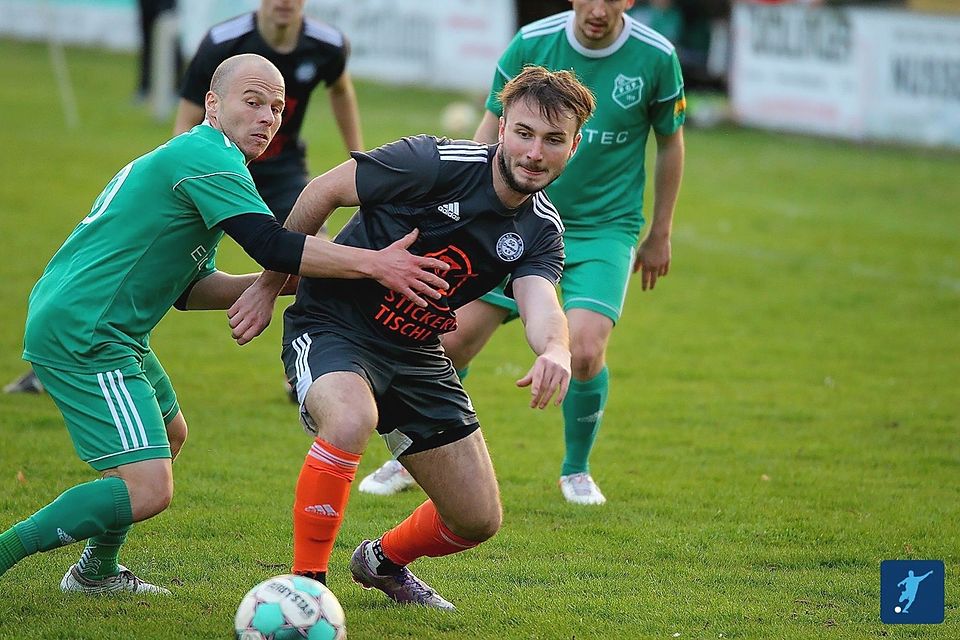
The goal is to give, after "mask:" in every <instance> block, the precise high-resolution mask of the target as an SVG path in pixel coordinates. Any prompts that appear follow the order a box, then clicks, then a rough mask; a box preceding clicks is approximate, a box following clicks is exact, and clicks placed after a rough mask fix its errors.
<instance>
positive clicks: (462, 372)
mask: <svg viewBox="0 0 960 640" xmlns="http://www.w3.org/2000/svg"><path fill="white" fill-rule="evenodd" d="M468 373H470V365H467V366H465V367H464V368H463V369H457V375H458V376H460V382H463V381H464V380H466V379H467V374H468Z"/></svg>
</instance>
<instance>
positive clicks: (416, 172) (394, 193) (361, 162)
mask: <svg viewBox="0 0 960 640" xmlns="http://www.w3.org/2000/svg"><path fill="white" fill-rule="evenodd" d="M350 155H351V156H352V157H353V159H354V160H356V161H357V195H359V196H360V204H361V205H365V204H367V205H369V204H378V203H387V202H389V203H391V204H404V203H407V202H412V201H415V200H417V199H419V198H421V197H423V196H425V195H426V194H428V193H430V190H431V189H432V188H433V186H434V185H435V184H436V181H437V176H438V174H439V171H440V155H439V153H438V151H437V139H436V138H434V137H433V136H428V135H419V136H412V137H407V138H401V139H400V140H397V141H396V142H391V143H389V144H385V145H383V146H382V147H377V148H376V149H374V150H372V151H366V152H363V151H354V152H352V153H351V154H350Z"/></svg>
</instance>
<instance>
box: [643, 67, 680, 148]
mask: <svg viewBox="0 0 960 640" xmlns="http://www.w3.org/2000/svg"><path fill="white" fill-rule="evenodd" d="M664 60H665V63H664V64H662V65H660V66H659V68H658V69H657V78H656V82H657V86H656V91H655V92H654V98H653V100H654V102H653V104H651V105H650V124H651V126H652V127H653V130H654V131H656V132H657V133H659V134H661V135H669V134H671V133H675V132H676V131H677V130H678V129H679V128H680V127H681V126H683V123H684V121H685V120H686V115H687V99H686V97H685V96H684V93H683V74H682V73H681V71H680V60H679V59H678V58H677V52H676V51H674V52H672V53H671V54H670V57H669V58H664Z"/></svg>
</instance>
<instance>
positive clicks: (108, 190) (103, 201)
mask: <svg viewBox="0 0 960 640" xmlns="http://www.w3.org/2000/svg"><path fill="white" fill-rule="evenodd" d="M132 168H133V162H130V163H129V164H128V165H127V166H125V167H124V168H123V169H121V170H120V173H118V174H117V175H115V176H114V177H113V180H111V181H110V182H109V183H107V186H106V187H105V188H104V190H103V191H101V192H100V195H99V196H97V199H96V200H95V201H94V202H93V209H92V210H91V211H90V215H88V216H87V217H86V218H84V219H83V220H81V221H80V224H90V223H91V222H93V221H94V220H96V219H97V218H99V217H100V216H101V215H103V212H104V211H106V210H107V207H109V206H110V203H111V202H113V198H114V196H116V195H117V192H118V191H120V187H122V186H123V181H124V180H126V179H127V176H128V175H130V170H131V169H132Z"/></svg>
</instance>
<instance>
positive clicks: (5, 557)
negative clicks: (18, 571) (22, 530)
mask: <svg viewBox="0 0 960 640" xmlns="http://www.w3.org/2000/svg"><path fill="white" fill-rule="evenodd" d="M28 555H30V554H29V553H27V550H26V549H24V548H23V543H22V542H20V536H18V535H17V532H16V531H15V530H14V528H13V527H10V528H9V529H7V530H6V531H4V532H3V533H0V576H2V575H3V574H4V573H6V572H7V570H8V569H9V568H10V567H12V566H13V565H15V564H17V563H18V562H20V561H21V560H23V559H24V558H26V557H27V556H28Z"/></svg>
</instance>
